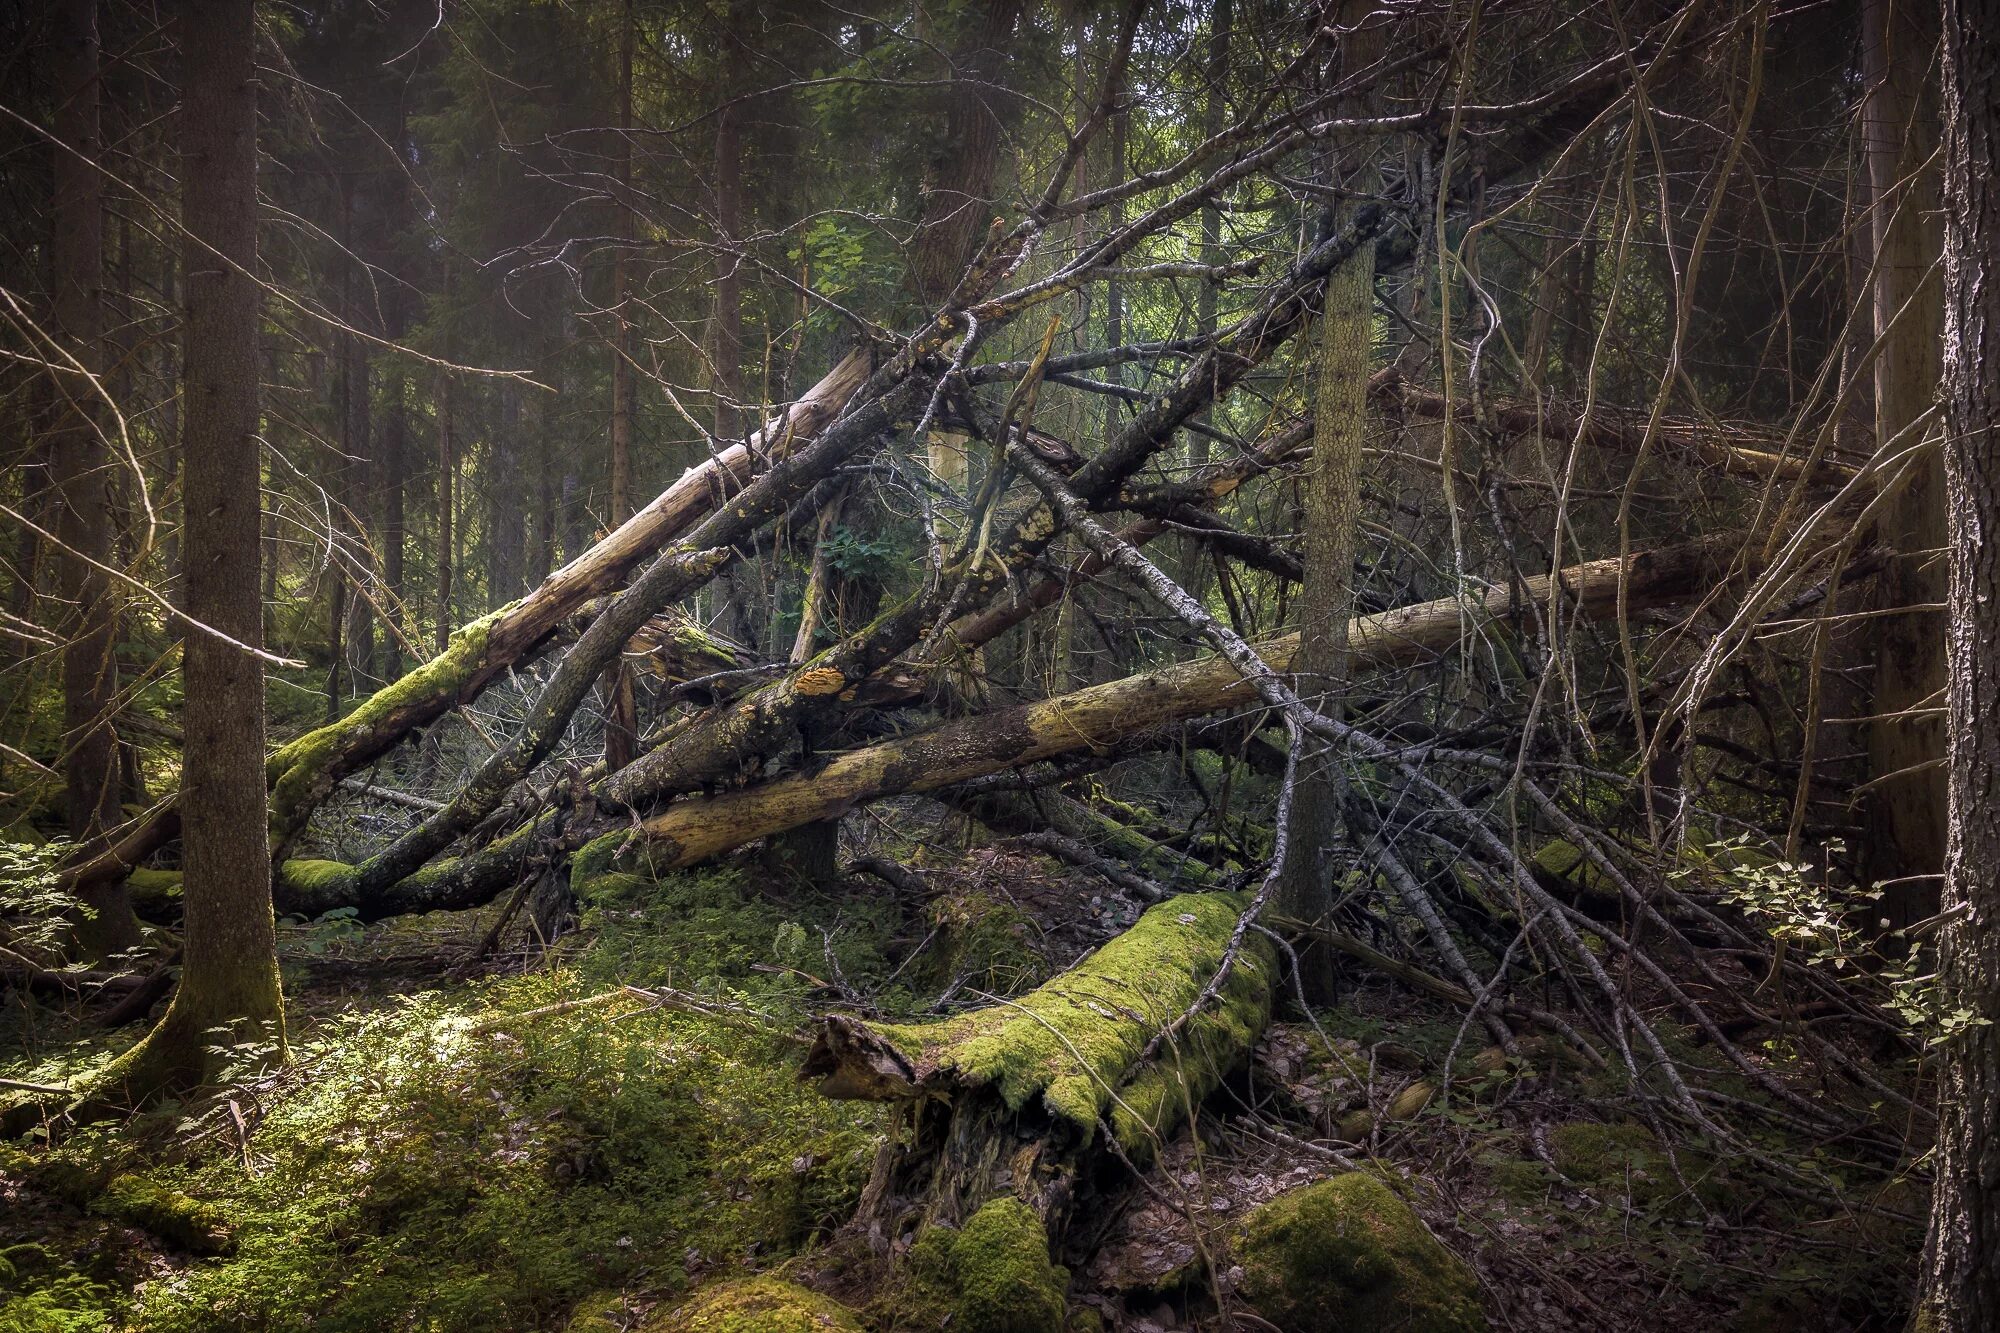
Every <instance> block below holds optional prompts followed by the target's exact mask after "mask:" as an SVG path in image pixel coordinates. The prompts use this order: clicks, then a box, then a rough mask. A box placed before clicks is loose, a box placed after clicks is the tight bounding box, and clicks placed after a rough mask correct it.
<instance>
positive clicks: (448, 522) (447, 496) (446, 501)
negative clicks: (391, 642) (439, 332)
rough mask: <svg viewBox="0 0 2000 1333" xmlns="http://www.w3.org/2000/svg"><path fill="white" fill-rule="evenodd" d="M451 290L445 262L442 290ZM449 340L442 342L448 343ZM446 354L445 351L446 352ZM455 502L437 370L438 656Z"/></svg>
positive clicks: (446, 611) (447, 634) (444, 638)
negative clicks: (443, 286) (445, 270)
mask: <svg viewBox="0 0 2000 1333" xmlns="http://www.w3.org/2000/svg"><path fill="white" fill-rule="evenodd" d="M450 290H451V276H450V272H449V268H448V266H447V272H446V275H445V291H446V292H447V293H449V292H450ZM449 345H450V344H449V340H447V343H446V346H447V347H449ZM447 354H448V353H447ZM457 505H458V442H457V440H456V439H455V438H453V435H452V422H451V374H450V372H448V371H443V370H440V371H439V372H438V378H437V521H438V546H437V650H438V655H439V656H440V657H442V656H443V655H444V654H445V653H447V652H449V651H450V649H451V640H452V630H453V628H454V627H455V626H456V625H457V623H458V622H457V621H456V620H455V619H453V617H452V614H451V579H452V564H453V557H454V555H455V554H456V552H455V551H454V550H453V544H454V542H455V540H456V539H455V537H454V536H453V528H454V523H453V520H454V518H455V517H456V515H455V513H454V512H453V511H454V510H455V509H456V508H457Z"/></svg>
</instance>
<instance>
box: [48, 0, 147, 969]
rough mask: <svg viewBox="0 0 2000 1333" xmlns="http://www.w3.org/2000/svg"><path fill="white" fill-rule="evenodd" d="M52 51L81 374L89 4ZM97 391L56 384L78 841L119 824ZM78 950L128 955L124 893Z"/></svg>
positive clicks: (93, 153)
mask: <svg viewBox="0 0 2000 1333" xmlns="http://www.w3.org/2000/svg"><path fill="white" fill-rule="evenodd" d="M55 10H56V12H55V19H56V23H57V33H56V41H55V43H54V46H55V50H56V54H57V58H58V59H59V60H60V62H61V73H60V75H59V77H58V81H57V82H58V87H59V88H60V89H61V97H62V99H63V100H62V103H61V105H60V106H59V107H58V108H57V111H56V127H55V128H56V139H57V141H58V145H59V146H58V147H57V149H56V153H55V200H54V207H53V208H52V209H51V210H50V220H51V222H52V224H53V228H54V233H53V235H52V237H51V238H50V246H49V253H50V268H51V273H50V277H51V279H52V286H53V288H54V293H55V330H56V337H57V340H58V342H59V344H60V345H61V347H62V350H63V352H64V354H65V355H67V356H68V357H70V358H73V359H74V361H75V363H76V365H77V366H78V367H80V368H81V369H82V370H83V371H84V372H86V373H87V374H89V375H96V374H97V373H98V372H99V371H101V370H102V369H103V363H104V357H103V353H102V348H101V346H100V343H101V340H102V337H103V323H104V318H103V304H102V303H103V290H102V289H103V285H104V186H103V177H102V176H101V175H100V174H99V169H98V157H99V154H100V152H101V148H102V145H101V143H100V133H99V109H98V100H99V82H100V80H99V70H98V41H97V3H96V0H57V3H56V6H55ZM100 391H101V390H100V387H99V385H98V384H96V383H93V382H91V381H90V380H88V379H86V378H85V376H84V375H81V374H75V373H70V372H67V371H65V372H61V373H58V374H57V376H56V392H55V404H56V412H57V426H56V430H55V448H54V459H55V481H56V497H57V503H58V505H59V508H58V510H57V516H56V537H57V540H58V541H59V542H60V544H61V548H62V549H61V550H59V551H58V553H57V559H56V568H57V571H58V575H59V585H58V586H59V592H60V595H61V597H62V600H63V601H64V602H65V603H66V604H68V605H69V606H72V607H74V608H75V618H74V620H73V621H72V622H71V629H70V634H69V641H68V642H67V644H65V645H64V648H63V655H62V676H63V747H64V762H63V780H64V783H63V785H64V788H65V794H66V813H67V815H68V819H69V832H70V836H71V837H72V838H74V839H76V840H77V841H79V842H81V841H84V840H86V839H89V838H93V837H96V836H97V835H98V834H100V833H102V832H103V831H104V830H106V829H108V828H111V827H112V826H114V825H116V824H117V823H118V821H119V809H118V733H117V731H116V730H115V728H114V727H113V717H112V712H113V708H114V707H115V704H116V700H117V695H118V662H117V658H116V656H115V653H116V646H117V638H118V635H117V624H116V618H115V604H114V602H113V599H112V595H111V588H110V585H109V583H108V581H107V580H106V578H105V576H104V574H103V573H102V572H101V571H100V570H98V569H97V568H94V567H93V565H92V562H93V561H94V562H96V563H97V564H106V563H109V562H110V561H111V559H112V552H111V486H110V475H111V456H110V452H109V451H108V450H107V449H106V448H105V447H104V437H103V433H102V423H103V417H104V413H103V412H102V410H101V409H100V408H99V406H98V394H99V393H100ZM82 896H83V900H84V903H83V905H84V909H85V910H84V912H83V913H82V914H81V915H80V917H79V919H78V921H77V925H76V937H77V944H78V946H79V948H80V949H81V951H82V952H83V953H85V954H87V955H89V956H91V957H93V958H103V957H105V956H107V955H109V954H113V953H117V952H119V951H121V950H124V949H129V948H132V947H133V946H135V945H137V944H138V942H139V925H138V922H137V921H136V920H135V919H134V918H133V916H132V908H131V904H130V902H129V901H128V900H127V897H126V894H125V890H124V889H123V887H122V886H117V885H107V886H103V887H100V888H93V889H91V890H89V891H87V892H85V893H84V894H83V895H82Z"/></svg>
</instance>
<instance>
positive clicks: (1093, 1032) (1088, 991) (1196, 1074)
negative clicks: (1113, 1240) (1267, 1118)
mask: <svg viewBox="0 0 2000 1333" xmlns="http://www.w3.org/2000/svg"><path fill="white" fill-rule="evenodd" d="M1248 902H1249V900H1248V899H1247V897H1245V896H1243V895H1238V894H1220V893H1198V894H1185V895H1182V896H1180V897H1176V898H1173V899H1170V900H1169V901H1167V902H1163V903H1160V904H1157V905H1155V906H1154V907H1151V908H1149V909H1147V911H1146V912H1145V913H1144V914H1143V915H1142V916H1141V917H1140V918H1139V920H1138V922H1137V924H1135V925H1134V926H1133V927H1132V928H1131V929H1130V930H1128V931H1126V932H1125V933H1124V934H1122V935H1119V936H1117V937H1116V938H1114V939H1113V940H1111V941H1110V943H1108V944H1106V945H1105V946H1104V947H1103V948H1101V949H1099V950H1098V951H1097V952H1095V953H1093V954H1091V955H1090V956H1089V957H1087V958H1085V959H1084V960H1083V961H1082V962H1080V963H1078V964H1077V965H1076V966H1075V967H1073V968H1071V969H1070V970H1069V971H1067V972H1065V973H1063V974H1062V975H1061V976H1058V977H1056V978H1055V979H1054V980H1052V981H1050V982H1048V983H1047V984H1046V985H1043V986H1041V987H1039V988H1037V989H1036V990H1034V991H1032V992H1030V993H1029V994H1027V995H1024V996H1022V997H1020V998H1019V999H1017V1000H1003V1001H1001V1002H999V1003H997V1004H994V1005H991V1006H989V1007H987V1008H983V1009H976V1010H973V1011H971V1012H970V1013H965V1014H960V1015H958V1016H956V1017H952V1018H946V1019H942V1020H940V1021H937V1022H932V1023H920V1024H910V1025H897V1024H889V1023H876V1022H871V1021H868V1020H864V1019H859V1018H852V1017H847V1016H843V1015H834V1016H830V1017H827V1018H824V1019H822V1020H821V1022H820V1024H819V1030H818V1034H817V1036H816V1038H815V1040H814V1043H813V1046H812V1049H811V1051H810V1052H809V1053H808V1054H807V1056H806V1061H805V1064H804V1067H803V1070H802V1076H803V1077H806V1078H812V1079H817V1080H819V1089H820V1091H821V1092H822V1093H824V1094H826V1095H827V1096H829V1097H846V1098H862V1099H866V1100H870V1101H892V1102H899V1103H902V1104H903V1106H904V1107H905V1111H904V1116H905V1130H904V1133H902V1134H900V1135H897V1136H894V1137H892V1138H891V1139H890V1140H889V1141H888V1142H886V1143H885V1144H884V1145H883V1147H882V1149H881V1150H880V1152H879V1153H878V1154H877V1156H876V1159H875V1167H874V1174H873V1176H872V1178H871V1179H870V1181H869V1184H868V1188H867V1190H866V1191H865V1193H864V1195H863V1201H862V1205H861V1207H862V1211H861V1213H860V1215H859V1216H858V1219H857V1220H858V1222H859V1223H860V1225H862V1226H863V1227H865V1228H866V1229H867V1230H868V1232H869V1233H870V1234H871V1235H872V1236H875V1237H878V1238H883V1239H893V1238H895V1237H897V1236H900V1235H902V1234H904V1233H905V1232H906V1231H907V1230H909V1228H910V1225H911V1223H912V1221H913V1220H914V1219H917V1218H921V1220H922V1221H923V1222H924V1223H926V1224H929V1223H943V1224H945V1225H949V1226H958V1225H960V1224H962V1223H964V1222H965V1221H966V1220H967V1219H968V1218H970V1217H971V1216H972V1215H973V1214H974V1213H975V1212H977V1211H978V1209H979V1208H980V1207H981V1206H982V1205H984V1204H985V1203H986V1202H988V1201H989V1200H991V1199H993V1198H995V1197H997V1196H1000V1195H1003V1194H1006V1195H1011V1196H1012V1197H1014V1198H1018V1199H1021V1200H1023V1201H1025V1202H1027V1203H1028V1205H1029V1206H1030V1207H1031V1208H1033V1210H1034V1211H1035V1213H1036V1215H1037V1216H1038V1217H1039V1218H1040V1219H1041V1221H1042V1224H1043V1226H1044V1227H1045V1228H1046V1229H1047V1230H1048V1231H1049V1232H1050V1233H1051V1234H1055V1235H1060V1234H1061V1232H1062V1230H1063V1228H1064V1227H1065V1226H1066V1225H1067V1223H1068V1221H1069V1218H1070V1217H1071V1215H1072V1213H1073V1212H1074V1211H1075V1210H1076V1208H1077V1206H1078V1204H1079V1200H1080V1197H1081V1196H1084V1195H1086V1194H1087V1193H1088V1191H1090V1190H1091V1189H1092V1188H1094V1185H1095V1181H1094V1179H1093V1175H1094V1172H1093V1167H1094V1165H1095V1164H1096V1160H1097V1158H1098V1156H1099V1155H1101V1154H1104V1153H1106V1152H1107V1151H1108V1150H1109V1148H1110V1147H1112V1146H1114V1145H1115V1147H1116V1148H1117V1150H1118V1151H1119V1152H1121V1153H1122V1154H1123V1155H1124V1157H1125V1158H1126V1159H1127V1160H1128V1161H1132V1162H1142V1161H1147V1160H1150V1159H1151V1158H1152V1156H1153V1155H1154V1152H1155V1150H1156V1149H1157V1147H1158V1146H1159V1144H1160V1143H1161V1142H1162V1141H1163V1140H1164V1139H1165V1137H1166V1136H1167V1135H1169V1134H1171V1133H1172V1132H1173V1131H1174V1129H1176V1128H1177V1127H1178V1126H1179V1125H1181V1124H1182V1123H1184V1122H1186V1121H1187V1120H1188V1118H1189V1117H1190V1116H1192V1115H1193V1113H1194V1111H1195V1109H1196V1108H1197V1107H1199V1106H1200V1104H1201V1102H1202V1101H1203V1100H1204V1099H1205V1098H1206V1097H1207V1096H1208V1094H1209V1093H1210V1092H1212V1091H1214V1089H1215V1088H1216V1087H1217V1085H1218V1084H1220V1083H1221V1081H1222V1080H1223V1078H1225V1077H1226V1076H1227V1075H1228V1074H1229V1073H1230V1072H1232V1071H1233V1070H1235V1069H1236V1068H1238V1067H1239V1066H1241V1065H1242V1064H1243V1063H1244V1062H1245V1061H1246V1060H1247V1059H1248V1058H1249V1055H1250V1050H1251V1048H1252V1047H1253V1046H1254V1045H1255V1044H1256V1042H1257V1038H1258V1037H1259V1036H1260V1035H1261V1034H1262V1033H1263V1030H1264V1025H1265V1023H1266V1022H1267V1021H1268V1019H1269V1017H1270V1012H1271V1003H1272V998H1273V995H1274V993H1275V991H1276V990H1277V981H1278V976H1279V973H1278V960H1277V954H1276V951H1275V950H1274V949H1273V948H1272V947H1271V945H1270V944H1269V943H1268V942H1267V941H1266V940H1265V939H1264V938H1263V937H1262V936H1260V935H1255V934H1246V933H1245V931H1244V930H1243V929H1242V924H1241V923H1242V918H1243V913H1244V911H1245V909H1246V908H1247V906H1248Z"/></svg>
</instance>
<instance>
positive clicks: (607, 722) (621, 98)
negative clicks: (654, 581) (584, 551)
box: [603, 0, 639, 772]
mask: <svg viewBox="0 0 2000 1333" xmlns="http://www.w3.org/2000/svg"><path fill="white" fill-rule="evenodd" d="M635 36H636V34H635V32H634V22H633V17H632V0H625V10H624V14H623V16H622V17H621V19H620V22H619V32H618V70H619V74H618V126H619V129H620V131H621V132H620V134H619V136H618V145H619V147H618V158H617V162H616V164H615V167H614V177H615V179H616V181H617V186H618V193H619V196H620V197H619V198H618V199H617V200H616V201H615V202H614V204H613V207H614V208H615V209H616V210H617V220H616V222H615V223H614V225H613V228H612V235H613V241H612V251H611V318H612V321H613V324H612V340H611V505H610V510H611V515H610V516H611V524H612V526H613V527H616V526H618V525H619V524H621V523H623V522H624V521H625V520H626V519H628V518H630V517H631V516H632V400H633V383H632V312H631V310H629V309H628V308H627V301H628V298H629V297H630V291H629V286H630V282H631V275H630V272H629V265H630V259H631V257H630V255H629V253H628V251H629V250H630V249H631V246H632V223H633V218H632V207H631V201H630V197H629V196H630V195H631V191H632V44H633V41H634V38H635ZM603 688H604V766H605V767H606V768H607V769H609V770H611V771H612V772H616V771H617V770H619V769H621V768H623V767H625V765H627V764H629V763H631V762H632V752H633V749H634V747H635V746H636V745H637V743H638V735H637V733H638V730H639V721H638V699H637V696H636V695H635V694H634V693H633V690H632V678H631V677H630V676H629V675H627V674H626V672H625V665H624V663H623V662H622V661H620V660H619V659H617V658H613V659H612V661H611V664H610V666H608V667H607V668H606V669H605V673H604V682H603Z"/></svg>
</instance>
